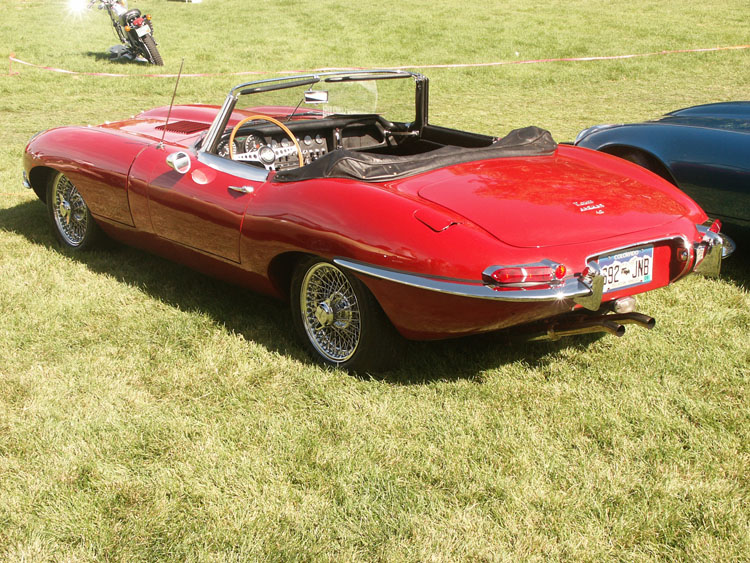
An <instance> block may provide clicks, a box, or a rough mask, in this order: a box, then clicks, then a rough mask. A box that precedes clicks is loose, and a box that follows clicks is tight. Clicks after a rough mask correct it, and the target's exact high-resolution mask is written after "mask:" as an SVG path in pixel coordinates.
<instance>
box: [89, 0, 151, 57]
mask: <svg viewBox="0 0 750 563" xmlns="http://www.w3.org/2000/svg"><path fill="white" fill-rule="evenodd" d="M95 4H98V8H99V9H100V10H104V9H106V10H107V13H108V14H109V17H110V19H111V20H112V26H113V27H114V28H115V31H116V32H117V37H119V39H120V41H121V42H122V43H123V45H125V46H126V47H127V48H128V51H130V53H131V54H133V55H134V56H138V55H141V56H142V57H143V58H145V59H146V60H147V61H148V62H149V63H151V64H152V65H157V66H163V65H164V61H163V60H162V58H161V54H160V53H159V49H157V47H156V45H157V43H156V40H155V39H154V25H153V24H152V23H151V16H150V15H149V14H141V11H140V10H138V9H132V10H128V2H127V0H90V2H89V4H88V8H89V9H91V8H93V7H94V5H95Z"/></svg>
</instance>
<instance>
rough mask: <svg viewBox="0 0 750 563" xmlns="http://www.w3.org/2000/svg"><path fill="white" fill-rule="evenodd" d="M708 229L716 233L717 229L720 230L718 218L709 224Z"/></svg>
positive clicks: (717, 232)
mask: <svg viewBox="0 0 750 563" xmlns="http://www.w3.org/2000/svg"><path fill="white" fill-rule="evenodd" d="M708 230H709V231H711V232H712V233H716V234H717V235H718V234H719V231H721V221H719V220H718V219H716V221H714V222H713V223H711V226H710V227H709V228H708Z"/></svg>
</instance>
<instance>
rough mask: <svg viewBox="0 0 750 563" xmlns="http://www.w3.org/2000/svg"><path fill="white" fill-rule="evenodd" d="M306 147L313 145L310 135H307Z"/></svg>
mask: <svg viewBox="0 0 750 563" xmlns="http://www.w3.org/2000/svg"><path fill="white" fill-rule="evenodd" d="M305 145H307V146H308V147H309V146H310V145H312V137H311V136H310V135H305Z"/></svg>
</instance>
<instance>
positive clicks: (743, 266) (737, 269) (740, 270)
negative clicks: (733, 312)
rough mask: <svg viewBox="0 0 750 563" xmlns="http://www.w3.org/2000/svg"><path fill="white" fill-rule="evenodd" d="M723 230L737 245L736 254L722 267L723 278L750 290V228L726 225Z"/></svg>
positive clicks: (731, 224)
mask: <svg viewBox="0 0 750 563" xmlns="http://www.w3.org/2000/svg"><path fill="white" fill-rule="evenodd" d="M721 230H722V232H725V233H726V234H727V235H729V237H730V238H731V239H732V240H733V241H734V243H735V244H736V245H737V249H736V250H735V251H734V254H733V255H732V256H730V257H729V258H727V260H726V261H725V262H724V263H723V264H722V265H721V277H722V278H724V279H725V280H726V281H730V282H732V283H733V284H735V285H737V286H739V287H741V288H742V289H744V290H746V291H747V290H750V227H748V226H742V225H736V224H733V223H725V224H724V226H723V227H722V229H721Z"/></svg>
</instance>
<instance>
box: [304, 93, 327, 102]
mask: <svg viewBox="0 0 750 563" xmlns="http://www.w3.org/2000/svg"><path fill="white" fill-rule="evenodd" d="M305 103H306V104H327V103H328V91H327V90H307V91H306V92H305Z"/></svg>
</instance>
